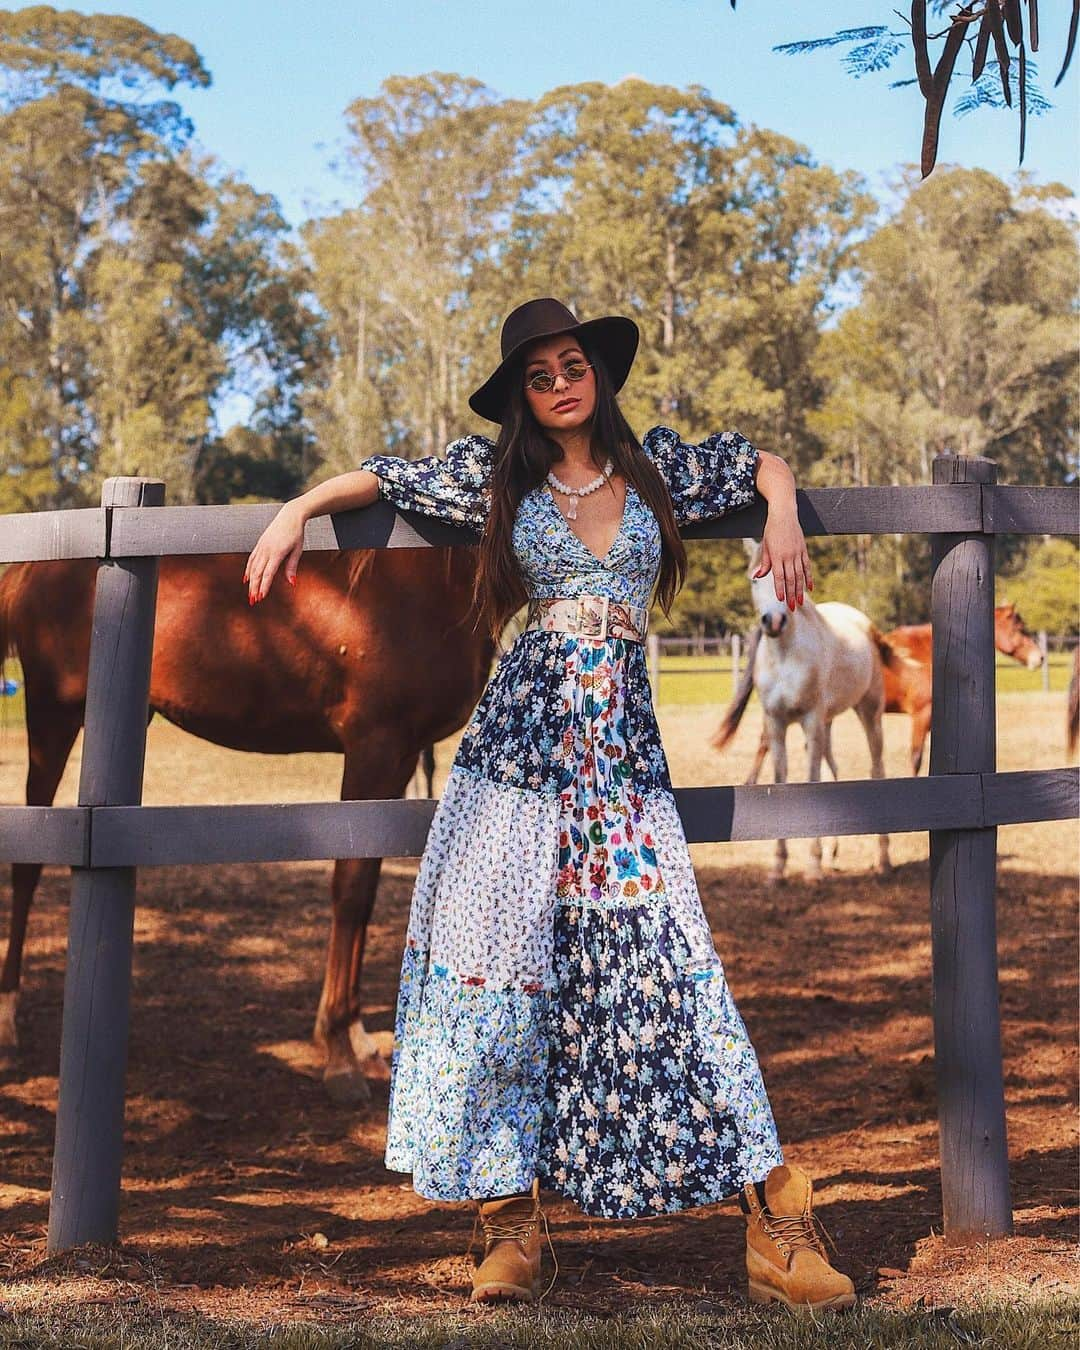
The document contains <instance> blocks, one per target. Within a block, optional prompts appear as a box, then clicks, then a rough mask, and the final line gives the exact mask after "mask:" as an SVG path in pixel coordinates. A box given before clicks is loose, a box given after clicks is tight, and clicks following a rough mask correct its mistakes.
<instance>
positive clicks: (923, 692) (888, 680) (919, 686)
mask: <svg viewBox="0 0 1080 1350" xmlns="http://www.w3.org/2000/svg"><path fill="white" fill-rule="evenodd" d="M758 636H759V634H758V632H757V631H756V630H755V632H754V633H753V634H752V635H751V643H752V644H755V645H756V640H757V638H758ZM884 641H885V643H886V644H887V645H888V646H889V647H891V648H892V649H893V651H895V652H897V653H898V654H899V655H900V656H901V657H902V658H904V659H903V660H901V661H897V662H891V663H887V664H886V665H885V667H884V669H883V671H882V674H883V676H884V682H885V707H884V711H885V712H906V713H910V714H911V772H912V773H913V774H917V773H918V772H919V770H920V768H921V767H922V759H923V750H924V748H925V745H926V737H927V735H928V734H929V731H930V709H931V698H930V695H931V689H930V685H931V668H932V650H933V637H932V629H931V626H930V624H928V623H916V624H905V625H904V626H902V627H900V628H894V629H893V630H892V632H890V633H885V634H884ZM994 645H995V646H996V647H997V649H998V651H999V652H1003V653H1004V654H1005V655H1006V656H1012V657H1014V658H1015V659H1016V660H1017V661H1020V662H1021V663H1022V664H1023V665H1026V666H1027V668H1028V670H1038V668H1039V667H1040V666H1041V665H1042V662H1043V654H1042V649H1041V648H1040V646H1039V644H1038V643H1037V642H1036V641H1035V639H1034V638H1033V637H1032V636H1031V634H1030V633H1029V632H1028V631H1027V629H1026V628H1025V627H1024V623H1023V620H1022V619H1021V618H1020V614H1019V612H1018V611H1017V608H1016V606H1015V605H1011V604H1005V605H997V606H996V607H995V609H994ZM752 659H753V658H752V655H751V654H750V653H748V654H747V670H746V672H744V675H743V679H742V681H741V682H740V685H739V688H738V690H736V695H735V698H734V699H733V700H732V705H733V706H734V704H735V702H736V701H737V699H738V697H739V696H740V694H741V695H742V696H743V697H744V698H749V696H750V687H751V681H750V665H751V664H752ZM768 753H769V743H768V740H767V738H766V735H765V730H764V728H762V733H761V740H760V741H759V743H758V748H757V751H756V753H755V757H754V764H753V767H752V768H751V770H750V778H748V779H747V781H748V782H753V781H755V779H756V776H757V774H758V773H759V772H760V771H761V766H762V764H763V763H764V762H765V757H766V755H767V754H768Z"/></svg>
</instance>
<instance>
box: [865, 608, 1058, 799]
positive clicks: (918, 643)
mask: <svg viewBox="0 0 1080 1350" xmlns="http://www.w3.org/2000/svg"><path fill="white" fill-rule="evenodd" d="M885 638H886V641H888V642H890V643H891V644H892V646H893V647H895V648H896V649H897V651H901V652H903V654H904V655H905V656H907V657H909V658H910V660H911V661H912V662H914V664H913V665H909V666H905V667H902V668H900V669H899V670H887V671H886V672H885V711H886V712H906V713H910V714H911V772H912V773H913V774H916V773H918V772H919V770H920V768H921V767H922V760H923V750H924V749H925V746H926V737H927V735H928V734H929V732H930V683H931V674H930V672H931V656H932V651H933V636H932V630H931V627H930V625H929V624H928V623H915V624H905V625H904V626H903V627H902V628H894V629H893V630H892V632H891V633H886V634H885ZM994 646H995V647H996V648H997V649H998V651H999V652H1004V654H1005V655H1006V656H1011V657H1013V658H1014V660H1017V661H1019V662H1020V663H1021V664H1022V665H1025V666H1027V668H1028V670H1038V669H1039V667H1040V666H1041V665H1042V663H1043V654H1042V648H1041V647H1040V646H1039V644H1038V643H1037V642H1036V641H1035V639H1034V638H1033V637H1032V636H1031V634H1030V633H1029V632H1028V631H1027V629H1026V628H1025V627H1024V623H1023V620H1022V619H1021V618H1020V614H1019V611H1018V610H1017V608H1016V606H1015V605H1010V604H1005V605H995V607H994Z"/></svg>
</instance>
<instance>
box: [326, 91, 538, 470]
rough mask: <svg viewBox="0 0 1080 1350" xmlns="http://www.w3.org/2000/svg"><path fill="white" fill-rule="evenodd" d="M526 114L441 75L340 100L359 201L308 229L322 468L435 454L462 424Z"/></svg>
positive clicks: (482, 352) (482, 350)
mask: <svg viewBox="0 0 1080 1350" xmlns="http://www.w3.org/2000/svg"><path fill="white" fill-rule="evenodd" d="M523 110H524V105H523V104H519V103H515V102H512V101H503V100H500V99H499V98H498V96H497V95H495V94H494V93H493V91H491V90H490V89H488V88H486V87H485V86H484V85H482V84H481V83H480V82H479V81H477V80H470V79H464V78H461V77H459V76H455V75H443V74H430V75H423V76H416V77H393V78H391V79H388V80H386V81H384V83H383V85H382V88H381V90H380V93H379V95H378V96H377V97H375V98H370V99H357V100H356V101H355V102H353V103H352V104H350V105H349V108H348V110H347V113H346V116H347V119H348V124H349V129H350V133H351V136H352V142H351V144H350V146H349V150H348V163H349V165H350V166H351V169H352V170H353V172H354V173H355V175H356V178H357V182H358V185H359V187H360V191H361V202H360V205H358V206H357V207H355V208H352V209H350V210H348V211H346V212H344V213H342V214H341V215H339V216H336V217H332V218H329V219H327V220H324V221H313V222H311V223H310V224H309V225H308V226H307V227H306V228H305V230H304V237H305V240H306V242H307V244H308V247H309V249H310V253H311V257H312V263H313V277H314V283H313V284H314V289H315V294H316V295H317V297H318V302H319V304H320V306H321V307H322V309H323V311H324V313H325V315H326V322H327V330H328V337H329V342H330V351H331V352H332V360H331V361H330V362H329V363H327V365H326V366H325V367H324V368H323V369H322V371H321V373H320V379H319V385H318V388H317V389H313V390H311V391H309V393H308V395H307V396H306V399H305V409H306V411H307V414H308V415H309V417H310V418H311V420H312V423H313V425H314V426H315V427H316V428H317V431H318V437H319V443H320V453H321V456H322V468H323V470H324V471H326V472H331V471H337V470H339V469H343V468H348V467H351V466H352V465H353V464H355V462H356V461H357V459H359V458H360V457H362V456H363V455H364V454H368V453H371V451H372V450H383V449H385V448H386V447H387V446H388V445H390V446H397V447H399V449H401V450H402V451H404V452H406V453H408V452H415V453H419V454H431V453H433V452H434V451H435V450H436V448H441V447H442V446H443V445H445V444H446V442H447V441H448V440H450V439H451V436H452V428H455V427H457V426H458V425H459V424H460V421H461V419H462V418H463V417H464V416H465V414H466V407H465V399H466V398H467V396H468V393H469V392H470V390H471V389H472V387H473V386H474V385H475V384H478V383H479V382H480V378H481V376H480V374H479V372H480V371H481V369H482V368H483V361H484V359H485V358H486V355H487V348H488V342H489V340H490V335H491V327H492V323H493V317H494V316H493V312H492V311H491V310H490V309H489V308H487V307H486V306H485V305H484V304H483V303H482V302H481V301H480V299H479V298H480V297H482V296H483V294H484V293H485V286H486V284H487V279H488V278H489V277H490V275H491V273H492V271H493V261H492V256H491V255H492V254H493V253H494V252H496V251H497V248H498V243H497V241H498V237H499V232H500V224H504V222H505V217H506V213H507V210H508V207H509V204H510V202H511V200H512V194H513V191H514V185H515V178H514V174H513V172H512V170H513V164H514V157H515V155H516V153H517V143H518V139H519V137H520V133H521V125H522V114H523Z"/></svg>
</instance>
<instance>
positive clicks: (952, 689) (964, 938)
mask: <svg viewBox="0 0 1080 1350" xmlns="http://www.w3.org/2000/svg"><path fill="white" fill-rule="evenodd" d="M996 478H997V466H996V465H995V464H994V462H993V461H992V460H989V459H982V458H966V457H960V456H954V455H939V456H937V457H935V459H934V469H933V481H934V482H935V483H987V484H989V483H993V482H995V481H996ZM932 560H933V580H932V583H931V620H932V623H933V669H932V684H933V712H932V722H931V736H930V772H931V773H932V774H948V773H984V772H990V773H992V772H994V769H995V764H996V740H997V737H996V727H995V700H994V537H993V535H992V534H986V533H971V534H945V535H935V536H934V538H933V546H932ZM996 862H997V830H996V829H995V828H983V829H973V830H931V831H930V922H931V941H932V948H933V1003H934V1048H935V1069H936V1077H937V1094H938V1130H939V1136H940V1148H941V1193H942V1207H943V1211H944V1221H945V1240H946V1242H948V1243H966V1242H977V1241H980V1240H982V1239H984V1238H987V1237H1003V1236H1006V1235H1008V1234H1009V1233H1011V1232H1012V1208H1011V1204H1010V1200H1009V1158H1008V1147H1007V1143H1006V1135H1005V1094H1004V1085H1003V1080H1002V1064H1001V1022H1000V1011H999V1007H998V972H997V923H996V917H995V895H994V884H995V869H996Z"/></svg>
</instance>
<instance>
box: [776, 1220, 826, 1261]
mask: <svg viewBox="0 0 1080 1350" xmlns="http://www.w3.org/2000/svg"><path fill="white" fill-rule="evenodd" d="M761 1220H762V1224H763V1226H764V1227H765V1229H766V1231H767V1232H769V1233H770V1234H771V1235H772V1236H773V1237H775V1238H776V1239H777V1240H778V1241H780V1242H782V1243H784V1244H785V1245H786V1246H787V1247H789V1248H790V1249H791V1250H792V1251H793V1252H795V1251H799V1250H800V1249H801V1248H805V1249H808V1250H809V1251H813V1252H817V1254H818V1255H819V1256H821V1257H823V1258H824V1259H825V1260H828V1257H827V1256H826V1255H825V1248H824V1247H823V1246H822V1243H821V1238H820V1237H819V1236H818V1232H817V1231H816V1230H820V1232H821V1234H822V1236H823V1237H824V1238H825V1239H826V1240H827V1241H828V1244H829V1246H830V1247H831V1248H832V1249H833V1251H834V1252H835V1251H836V1250H837V1248H836V1243H835V1242H834V1241H833V1240H832V1238H831V1237H830V1236H829V1231H828V1229H827V1228H826V1227H825V1225H824V1224H823V1223H822V1222H821V1220H820V1219H819V1218H818V1216H817V1215H816V1214H814V1213H811V1214H809V1215H805V1214H773V1213H772V1211H771V1210H764V1211H763V1212H762V1216H761Z"/></svg>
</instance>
